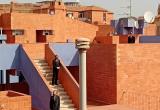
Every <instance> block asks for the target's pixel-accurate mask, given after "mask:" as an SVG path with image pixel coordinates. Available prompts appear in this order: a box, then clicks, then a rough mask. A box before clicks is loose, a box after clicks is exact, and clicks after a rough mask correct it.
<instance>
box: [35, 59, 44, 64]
mask: <svg viewBox="0 0 160 110" xmlns="http://www.w3.org/2000/svg"><path fill="white" fill-rule="evenodd" d="M33 61H34V62H35V63H46V60H45V59H34V60H33Z"/></svg>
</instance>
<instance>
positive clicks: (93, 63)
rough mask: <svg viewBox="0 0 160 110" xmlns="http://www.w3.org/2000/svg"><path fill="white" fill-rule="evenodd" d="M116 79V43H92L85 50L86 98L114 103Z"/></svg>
mask: <svg viewBox="0 0 160 110" xmlns="http://www.w3.org/2000/svg"><path fill="white" fill-rule="evenodd" d="M116 80H117V79H116V45H105V44H96V45H93V46H92V47H91V49H89V50H88V52H87V93H88V99H89V100H91V101H96V102H102V103H104V104H115V103H116V98H117V97H116Z"/></svg>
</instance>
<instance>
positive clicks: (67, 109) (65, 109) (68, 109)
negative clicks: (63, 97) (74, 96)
mask: <svg viewBox="0 0 160 110" xmlns="http://www.w3.org/2000/svg"><path fill="white" fill-rule="evenodd" d="M61 110H77V109H76V108H74V107H72V108H61Z"/></svg>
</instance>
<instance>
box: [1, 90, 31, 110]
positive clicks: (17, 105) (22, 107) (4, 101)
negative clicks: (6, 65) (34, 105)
mask: <svg viewBox="0 0 160 110" xmlns="http://www.w3.org/2000/svg"><path fill="white" fill-rule="evenodd" d="M12 92H13V91H9V92H8V91H3V92H0V109H2V110H31V96H29V95H25V94H21V93H17V92H13V93H12ZM10 95H11V96H10ZM19 95H21V96H19Z"/></svg>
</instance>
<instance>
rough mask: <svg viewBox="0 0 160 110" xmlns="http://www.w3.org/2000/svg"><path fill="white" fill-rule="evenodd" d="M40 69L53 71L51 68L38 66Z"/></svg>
mask: <svg viewBox="0 0 160 110" xmlns="http://www.w3.org/2000/svg"><path fill="white" fill-rule="evenodd" d="M38 68H39V69H40V70H46V69H50V70H51V68H50V67H49V66H43V65H42V66H38Z"/></svg>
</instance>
